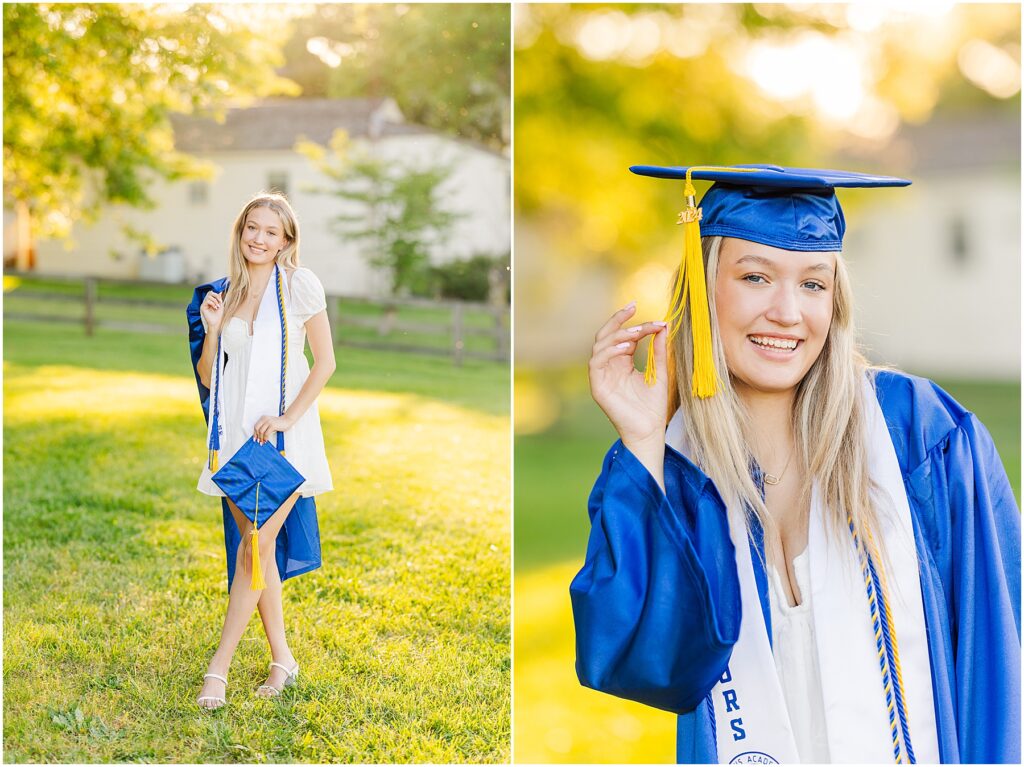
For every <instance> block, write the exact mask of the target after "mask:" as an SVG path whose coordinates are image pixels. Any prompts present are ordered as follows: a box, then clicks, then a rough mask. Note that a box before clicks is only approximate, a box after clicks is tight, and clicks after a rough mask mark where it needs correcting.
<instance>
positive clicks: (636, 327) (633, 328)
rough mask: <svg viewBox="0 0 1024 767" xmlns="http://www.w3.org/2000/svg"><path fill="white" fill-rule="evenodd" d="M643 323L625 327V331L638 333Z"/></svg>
mask: <svg viewBox="0 0 1024 767" xmlns="http://www.w3.org/2000/svg"><path fill="white" fill-rule="evenodd" d="M643 327H644V326H643V325H634V326H633V327H631V328H626V332H627V333H639V332H640V331H641V330H642V329H643Z"/></svg>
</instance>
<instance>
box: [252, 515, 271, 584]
mask: <svg viewBox="0 0 1024 767" xmlns="http://www.w3.org/2000/svg"><path fill="white" fill-rule="evenodd" d="M266 587H267V584H266V582H265V581H264V580H263V568H262V567H260V536H259V531H258V530H257V529H256V528H255V527H254V528H253V529H252V583H251V584H250V585H249V588H250V589H252V590H253V591H260V590H262V589H265V588H266Z"/></svg>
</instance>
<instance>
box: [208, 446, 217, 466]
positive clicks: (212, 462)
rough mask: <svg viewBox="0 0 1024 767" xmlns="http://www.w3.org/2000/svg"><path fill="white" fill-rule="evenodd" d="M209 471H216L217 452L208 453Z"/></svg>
mask: <svg viewBox="0 0 1024 767" xmlns="http://www.w3.org/2000/svg"><path fill="white" fill-rule="evenodd" d="M209 463H210V471H217V451H216V450H211V451H210V461H209Z"/></svg>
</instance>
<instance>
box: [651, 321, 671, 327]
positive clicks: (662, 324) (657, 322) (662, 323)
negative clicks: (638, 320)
mask: <svg viewBox="0 0 1024 767" xmlns="http://www.w3.org/2000/svg"><path fill="white" fill-rule="evenodd" d="M651 324H652V325H657V326H658V327H659V328H667V327H668V323H667V322H662V321H661V320H657V321H655V322H652V323H651Z"/></svg>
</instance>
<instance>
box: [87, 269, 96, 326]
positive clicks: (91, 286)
mask: <svg viewBox="0 0 1024 767" xmlns="http://www.w3.org/2000/svg"><path fill="white" fill-rule="evenodd" d="M95 310H96V278H95V277H86V278H85V334H86V335H87V336H91V335H92V334H93V329H94V328H95V325H96V315H95Z"/></svg>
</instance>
